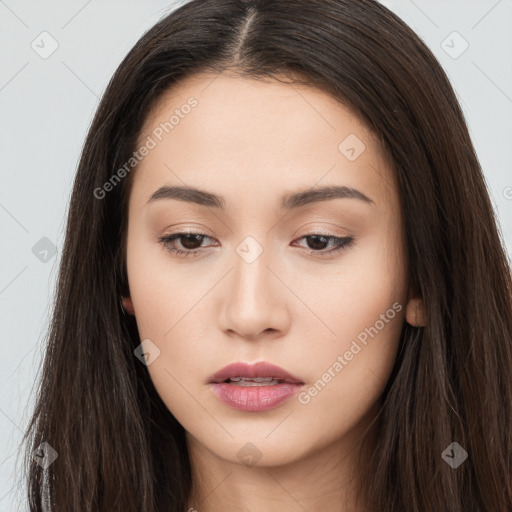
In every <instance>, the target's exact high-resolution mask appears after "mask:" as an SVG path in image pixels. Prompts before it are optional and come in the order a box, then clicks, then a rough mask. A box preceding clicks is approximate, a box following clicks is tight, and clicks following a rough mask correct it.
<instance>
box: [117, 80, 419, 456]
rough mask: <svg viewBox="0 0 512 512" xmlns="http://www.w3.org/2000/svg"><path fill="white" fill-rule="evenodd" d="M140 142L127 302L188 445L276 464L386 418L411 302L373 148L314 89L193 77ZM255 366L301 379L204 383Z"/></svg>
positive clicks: (400, 241) (396, 221)
mask: <svg viewBox="0 0 512 512" xmlns="http://www.w3.org/2000/svg"><path fill="white" fill-rule="evenodd" d="M173 116H174V117H173ZM143 146H145V147H146V150H143V149H142V150H140V151H139V156H141V157H142V159H141V161H140V163H139V165H138V167H137V169H136V171H133V172H134V176H133V178H134V181H133V188H132V192H131V195H130V201H129V222H128V234H127V236H128V239H127V255H126V257H127V272H128V280H129V287H130V298H129V299H127V300H126V301H125V304H126V305H127V307H128V308H129V310H131V311H132V312H133V314H135V317H136V321H137V326H138V330H139V334H140V339H141V341H142V340H145V341H144V342H143V343H142V348H143V349H144V352H145V353H146V354H148V356H147V357H148V359H147V364H148V366H147V369H148V371H149V374H150V376H151V379H152V381H153V382H154V385H155V387H156V390H157V391H158V393H159V395H160V396H161V398H162V400H163V401H164V402H165V404H166V405H167V407H168V408H169V410H170V411H171V412H172V413H173V414H174V416H175V417H176V418H177V420H178V421H179V422H180V423H181V424H182V425H183V427H184V428H185V429H186V431H187V433H188V439H189V441H190V440H193V442H194V443H198V445H201V446H202V447H204V448H206V449H207V450H208V451H209V452H210V453H211V454H214V455H216V456H217V457H219V458H221V459H224V460H226V461H232V462H235V463H244V464H245V463H247V461H248V460H252V461H253V462H252V463H258V464H259V465H268V466H274V465H279V464H285V463H288V462H292V461H294V460H296V459H299V458H301V457H305V456H306V455H308V454H312V453H314V452H315V451H317V450H321V449H324V448H327V447H328V446H329V445H332V443H336V442H340V441H343V440H346V441H347V443H348V445H350V443H351V442H352V441H353V440H354V439H356V437H357V435H359V434H360V433H361V431H362V428H363V426H364V425H366V424H367V422H368V421H369V418H371V417H372V414H374V413H375V406H376V403H377V401H378V398H379V395H380V394H381V393H382V391H383V389H384V386H385V383H386V381H387V380H388V377H389V375H390V372H391V369H392V366H393V363H394V360H395V356H396V352H397V345H398V340H399V335H400V332H401V328H402V325H403V321H404V313H405V308H406V306H407V299H408V298H409V294H408V283H407V279H406V261H405V254H404V238H403V232H402V219H401V210H400V204H399V197H398V193H397V186H396V182H395V179H394V177H393V173H392V170H391V167H390V165H389V163H388V161H387V160H386V158H385V155H384V152H383V150H382V147H381V146H380V145H379V143H378V141H377V140H376V139H375V138H374V136H373V135H372V134H371V133H370V132H369V131H368V129H367V128H366V127H365V125H363V124H362V123H361V122H360V120H359V119H358V118H357V117H355V116H354V115H353V114H352V113H351V112H350V111H349V110H348V109H347V108H345V107H344V106H342V105H341V104H340V103H338V102H337V101H335V100H334V99H333V98H332V97H330V96H329V95H326V94H324V93H323V92H320V91H318V90H316V89H313V88H309V87H306V86H298V85H290V84H286V83H278V82H269V83H263V82H259V81H253V80H246V79H241V78H235V77H228V76H226V75H220V76H217V77H215V76H214V75H197V76H195V77H194V78H192V79H191V78H189V79H187V80H186V81H184V82H182V83H180V84H179V86H176V87H174V88H173V89H172V90H170V91H169V92H168V93H167V94H166V96H165V97H164V98H163V99H162V100H161V101H160V102H159V104H158V105H157V108H156V109H155V110H154V111H153V112H152V114H151V115H150V116H149V118H148V119H147V121H146V124H145V126H144V129H143V130H142V132H141V135H140V137H139V145H138V148H142V147H143ZM162 187H164V188H162ZM165 187H180V188H182V187H184V188H186V189H188V192H187V191H186V190H181V191H176V189H175V191H174V193H172V190H171V189H165ZM324 187H339V188H337V189H334V188H333V189H331V193H330V194H329V190H328V189H325V190H324ZM195 189H198V190H199V191H200V192H199V191H198V192H194V191H193V190H195ZM336 190H337V191H336ZM157 191H160V192H158V193H157V194H156V195H155V196H153V195H154V194H155V192H157ZM152 196H153V199H151V198H152ZM180 233H182V234H183V233H185V234H186V233H195V234H196V235H202V236H195V237H194V236H190V235H189V236H188V237H187V236H184V235H182V236H181V237H180V236H177V235H178V234H180ZM173 235H174V238H171V239H170V240H169V239H168V240H167V241H161V240H160V239H161V238H162V237H172V236H173ZM172 248H174V249H176V250H178V251H182V252H181V253H176V252H172ZM130 299H131V300H130ZM148 340H149V341H148ZM261 361H265V362H268V363H271V364H273V365H277V366H279V367H280V368H282V369H283V370H285V371H287V372H288V373H289V374H291V375H293V376H294V377H296V378H297V380H298V381H299V384H291V383H289V382H277V383H269V382H266V383H265V382H263V383H262V382H256V381H249V380H243V379H242V380H241V381H239V382H234V383H224V384H222V383H218V384H212V383H211V377H212V375H214V374H215V373H217V372H218V371H219V370H221V369H223V368H224V367H225V366H227V365H229V364H231V363H237V362H242V363H247V364H249V365H250V364H252V363H256V362H261ZM141 364H143V363H141ZM273 372H274V373H275V370H269V372H268V373H267V374H264V375H262V372H261V371H259V372H258V370H257V371H256V373H254V374H252V377H254V376H258V375H259V376H261V377H265V376H267V377H275V376H276V375H271V374H272V373H273ZM237 373H238V374H240V373H241V374H243V372H241V371H240V370H236V369H235V370H232V371H231V372H229V371H228V372H227V375H229V376H232V377H234V378H236V377H240V376H241V375H237ZM248 375H249V376H251V374H250V373H249V374H248ZM281 377H282V376H281ZM224 379H227V377H226V375H224V376H223V378H222V379H220V380H224ZM278 380H284V379H278Z"/></svg>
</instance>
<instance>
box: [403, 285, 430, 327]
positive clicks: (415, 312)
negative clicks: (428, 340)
mask: <svg viewBox="0 0 512 512" xmlns="http://www.w3.org/2000/svg"><path fill="white" fill-rule="evenodd" d="M405 317H406V319H407V323H408V324H410V325H412V326H414V327H424V326H425V325H427V317H426V313H425V308H424V304H423V299H422V298H421V297H418V296H415V295H414V292H413V291H412V289H409V299H408V301H407V307H406V309H405Z"/></svg>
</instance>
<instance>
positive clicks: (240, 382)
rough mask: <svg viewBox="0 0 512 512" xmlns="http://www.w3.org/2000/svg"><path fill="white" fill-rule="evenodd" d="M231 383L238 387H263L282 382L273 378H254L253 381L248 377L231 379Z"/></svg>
mask: <svg viewBox="0 0 512 512" xmlns="http://www.w3.org/2000/svg"><path fill="white" fill-rule="evenodd" d="M229 382H231V383H233V384H235V385H237V386H262V385H264V384H266V385H269V386H273V385H275V384H279V382H281V381H280V380H279V379H274V378H273V377H253V378H252V379H251V378H248V377H231V378H230V379H229Z"/></svg>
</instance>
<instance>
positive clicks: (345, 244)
mask: <svg viewBox="0 0 512 512" xmlns="http://www.w3.org/2000/svg"><path fill="white" fill-rule="evenodd" d="M187 235H196V236H201V237H205V238H210V239H211V237H209V236H208V235H205V234H204V233H196V232H193V231H191V232H181V233H175V234H173V235H166V236H162V237H159V238H158V241H159V242H160V243H161V244H162V245H163V246H164V247H165V248H166V249H167V250H168V251H169V252H171V253H174V254H176V256H184V257H188V256H197V255H199V254H200V253H202V252H204V250H202V249H190V250H186V251H183V250H181V249H177V248H176V247H174V246H173V245H171V244H172V243H173V242H174V240H175V239H179V238H182V237H184V236H187ZM310 237H319V238H324V239H327V240H328V241H331V240H334V241H335V242H337V243H336V248H335V249H331V250H330V251H324V252H320V251H315V250H312V249H310V250H309V254H310V255H312V256H320V257H324V256H328V255H332V254H335V253H339V252H341V251H343V250H346V249H348V248H349V247H350V246H351V245H352V244H353V242H354V238H353V237H337V236H329V235H323V234H321V233H310V234H307V235H304V236H302V237H300V238H299V240H302V239H303V238H310Z"/></svg>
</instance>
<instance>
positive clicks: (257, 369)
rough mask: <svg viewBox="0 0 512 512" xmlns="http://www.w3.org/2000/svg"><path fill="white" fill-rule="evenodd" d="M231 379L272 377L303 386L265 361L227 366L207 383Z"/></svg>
mask: <svg viewBox="0 0 512 512" xmlns="http://www.w3.org/2000/svg"><path fill="white" fill-rule="evenodd" d="M231 377H247V378H254V377H274V378H275V379H279V380H283V381H285V382H290V383H292V384H304V382H302V381H301V380H300V379H299V378H297V377H295V376H294V375H292V374H291V373H288V372H287V371H286V370H283V368H281V367H279V366H276V365H275V364H272V363H267V362H266V361H260V362H258V363H253V364H249V363H242V362H237V363H232V364H228V365H227V366H225V367H224V368H222V370H219V371H218V372H217V373H215V374H214V375H212V376H210V378H209V379H208V382H210V383H211V382H224V381H225V380H227V379H230V378H231Z"/></svg>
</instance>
